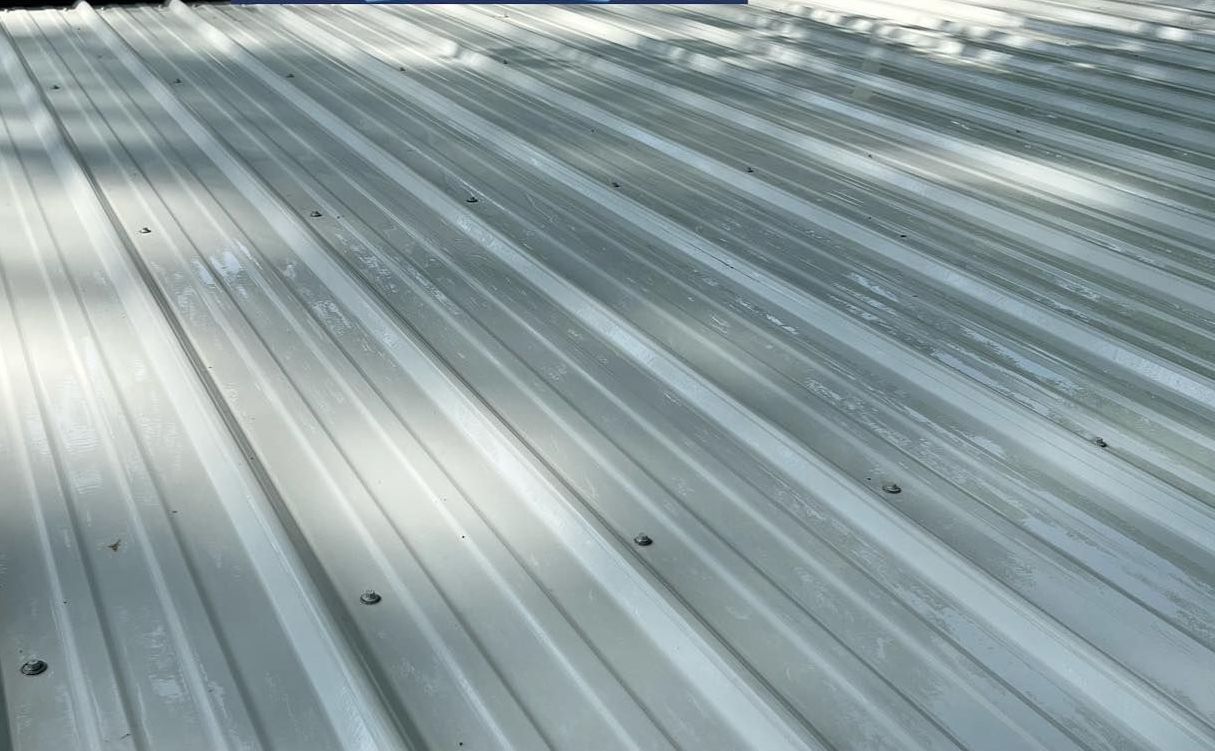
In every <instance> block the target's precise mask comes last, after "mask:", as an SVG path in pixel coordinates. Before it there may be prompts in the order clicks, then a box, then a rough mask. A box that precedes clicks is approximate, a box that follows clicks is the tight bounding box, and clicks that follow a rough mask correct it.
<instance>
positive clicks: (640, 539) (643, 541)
mask: <svg viewBox="0 0 1215 751" xmlns="http://www.w3.org/2000/svg"><path fill="white" fill-rule="evenodd" d="M633 542H635V543H637V544H638V545H639V546H641V547H643V548H644V547H646V546H647V545H653V544H654V541H653V540H651V539H650V536H649V535H645V534H641V535H637V536H636V537H634V538H633Z"/></svg>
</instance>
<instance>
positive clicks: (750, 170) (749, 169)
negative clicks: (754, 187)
mask: <svg viewBox="0 0 1215 751" xmlns="http://www.w3.org/2000/svg"><path fill="white" fill-rule="evenodd" d="M754 171H755V170H753V169H751V168H750V167H747V172H754Z"/></svg>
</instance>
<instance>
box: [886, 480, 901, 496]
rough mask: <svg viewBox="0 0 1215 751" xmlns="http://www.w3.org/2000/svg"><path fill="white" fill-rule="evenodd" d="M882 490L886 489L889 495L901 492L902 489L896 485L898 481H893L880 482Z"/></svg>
mask: <svg viewBox="0 0 1215 751" xmlns="http://www.w3.org/2000/svg"><path fill="white" fill-rule="evenodd" d="M882 490H884V491H886V492H887V493H890V494H891V495H894V494H897V493H902V492H903V489H902V488H900V487H899V486H898V483H894V482H884V483H882Z"/></svg>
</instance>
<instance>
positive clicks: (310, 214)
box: [308, 211, 321, 217]
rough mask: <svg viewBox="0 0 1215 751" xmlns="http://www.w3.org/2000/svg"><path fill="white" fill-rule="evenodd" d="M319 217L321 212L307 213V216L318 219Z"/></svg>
mask: <svg viewBox="0 0 1215 751" xmlns="http://www.w3.org/2000/svg"><path fill="white" fill-rule="evenodd" d="M320 215H321V212H319V211H309V212H308V216H311V217H318V216H320Z"/></svg>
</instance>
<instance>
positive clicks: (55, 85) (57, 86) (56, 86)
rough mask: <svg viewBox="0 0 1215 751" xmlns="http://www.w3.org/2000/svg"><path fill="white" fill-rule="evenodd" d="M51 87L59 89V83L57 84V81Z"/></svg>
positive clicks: (54, 89)
mask: <svg viewBox="0 0 1215 751" xmlns="http://www.w3.org/2000/svg"><path fill="white" fill-rule="evenodd" d="M51 89H52V90H53V91H59V84H57V83H56V84H51Z"/></svg>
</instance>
